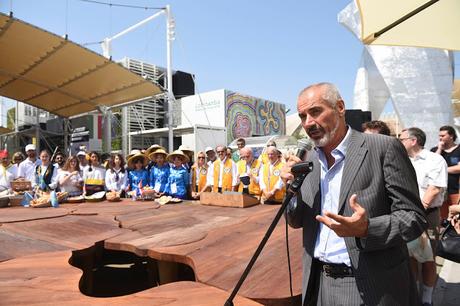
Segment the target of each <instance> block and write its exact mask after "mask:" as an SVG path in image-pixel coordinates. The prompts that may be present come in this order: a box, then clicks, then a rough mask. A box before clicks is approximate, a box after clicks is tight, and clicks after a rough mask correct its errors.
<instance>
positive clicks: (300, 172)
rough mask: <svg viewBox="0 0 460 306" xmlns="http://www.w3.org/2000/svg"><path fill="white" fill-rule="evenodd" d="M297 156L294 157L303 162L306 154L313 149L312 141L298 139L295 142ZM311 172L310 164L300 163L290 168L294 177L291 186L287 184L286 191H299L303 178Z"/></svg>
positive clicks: (311, 166)
mask: <svg viewBox="0 0 460 306" xmlns="http://www.w3.org/2000/svg"><path fill="white" fill-rule="evenodd" d="M297 146H298V149H297V154H296V156H297V157H298V158H300V159H301V160H304V159H305V157H306V155H307V152H308V151H310V150H311V149H312V147H313V141H311V140H310V139H308V138H302V139H299V141H298V142H297ZM311 171H313V163H312V162H300V163H298V164H295V165H294V166H292V168H291V172H292V174H293V175H294V180H293V181H292V183H291V184H288V185H287V186H286V187H287V188H286V189H288V190H290V191H291V192H293V193H296V192H298V191H299V189H300V187H301V186H302V183H303V181H304V179H305V177H306V176H307V175H308V174H309V173H310V172H311Z"/></svg>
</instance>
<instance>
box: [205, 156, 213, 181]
mask: <svg viewBox="0 0 460 306" xmlns="http://www.w3.org/2000/svg"><path fill="white" fill-rule="evenodd" d="M206 185H207V186H213V185H214V163H213V162H212V161H208V174H207V175H206Z"/></svg>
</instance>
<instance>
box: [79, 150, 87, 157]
mask: <svg viewBox="0 0 460 306" xmlns="http://www.w3.org/2000/svg"><path fill="white" fill-rule="evenodd" d="M82 155H83V156H86V153H85V152H84V151H79V152H78V153H77V156H82Z"/></svg>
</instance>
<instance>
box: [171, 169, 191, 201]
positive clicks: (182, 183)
mask: <svg viewBox="0 0 460 306" xmlns="http://www.w3.org/2000/svg"><path fill="white" fill-rule="evenodd" d="M189 184H190V178H189V173H188V171H187V170H186V169H185V168H183V167H179V168H175V167H172V168H171V169H170V170H169V179H168V186H167V189H166V190H167V193H168V194H169V195H171V196H173V197H176V198H180V199H185V198H186V197H187V188H188V186H189Z"/></svg>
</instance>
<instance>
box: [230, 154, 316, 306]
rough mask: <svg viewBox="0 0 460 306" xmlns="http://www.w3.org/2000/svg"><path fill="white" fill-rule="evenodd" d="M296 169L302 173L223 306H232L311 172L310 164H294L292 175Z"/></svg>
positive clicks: (297, 177)
mask: <svg viewBox="0 0 460 306" xmlns="http://www.w3.org/2000/svg"><path fill="white" fill-rule="evenodd" d="M296 169H302V170H303V172H302V173H298V175H297V176H295V178H294V181H293V182H292V184H291V185H290V186H287V188H286V189H287V192H286V197H285V198H284V200H283V203H282V204H281V207H280V209H279V210H278V212H277V213H276V216H275V218H274V219H273V221H272V223H271V224H270V226H269V227H268V230H267V232H266V233H265V236H264V237H263V238H262V241H260V244H259V246H258V247H257V249H256V251H255V252H254V255H252V257H251V259H250V260H249V263H248V265H247V266H246V269H244V272H243V274H241V276H240V279H239V280H238V283H237V284H236V285H235V288H233V291H232V293H231V294H230V296H229V297H228V299H227V301H225V304H224V306H234V304H233V299H234V298H235V296H236V294H237V293H238V291H239V290H240V288H241V286H242V285H243V282H244V281H245V280H246V277H247V276H248V275H249V272H250V271H251V269H252V267H253V266H254V264H255V263H256V260H257V258H258V257H259V255H260V253H261V252H262V250H263V248H264V247H265V244H266V243H267V241H268V239H269V238H270V236H271V234H272V233H273V231H274V230H275V227H276V225H277V224H278V222H279V220H280V219H281V217H282V216H283V213H284V211H285V210H286V207H287V206H288V204H289V202H290V201H291V199H292V197H293V196H294V194H296V193H297V192H298V191H299V190H300V187H301V186H302V182H303V181H304V179H305V177H306V176H307V174H308V173H310V172H311V171H312V169H313V164H312V163H311V162H302V163H299V164H296V165H295V166H293V167H292V170H291V171H292V172H293V173H294V175H295V174H296Z"/></svg>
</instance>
